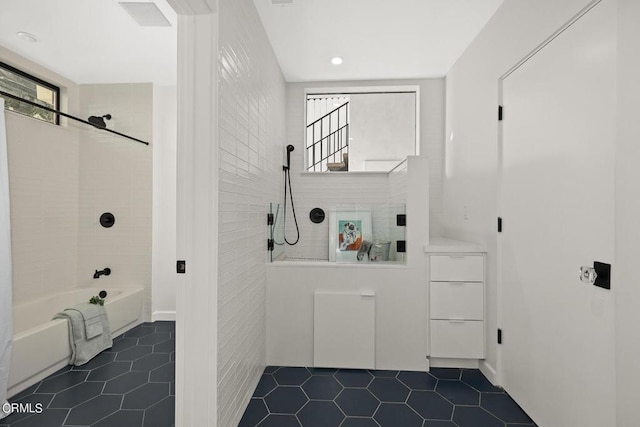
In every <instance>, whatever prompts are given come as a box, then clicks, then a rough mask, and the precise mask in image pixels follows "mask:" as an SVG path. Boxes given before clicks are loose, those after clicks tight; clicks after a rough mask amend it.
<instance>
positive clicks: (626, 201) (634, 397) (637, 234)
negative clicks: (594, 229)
mask: <svg viewBox="0 0 640 427" xmlns="http://www.w3.org/2000/svg"><path fill="white" fill-rule="evenodd" d="M639 51H640V2H638V1H637V0H618V64H617V66H618V137H617V145H616V207H615V209H616V219H615V220H616V236H615V239H616V248H615V252H616V259H615V263H614V264H613V266H612V269H613V282H612V288H613V290H614V292H615V297H616V370H617V378H616V380H617V393H616V401H617V416H618V419H617V425H618V426H620V427H624V426H637V425H640V413H638V409H637V406H638V401H640V390H639V389H638V383H639V382H640V369H638V360H640V340H638V339H637V337H638V328H637V317H638V307H640V287H639V286H638V283H640V274H639V273H638V268H637V265H638V242H639V241H640V221H638V218H640V202H639V199H638V194H640V173H639V172H638V164H640V145H638V135H640V122H639V121H638V99H640V81H639V80H638V75H640V57H639V56H638V52H639Z"/></svg>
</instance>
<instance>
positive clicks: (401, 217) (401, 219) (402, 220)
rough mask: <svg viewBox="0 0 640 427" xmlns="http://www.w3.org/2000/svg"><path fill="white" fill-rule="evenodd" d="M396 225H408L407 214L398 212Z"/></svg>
mask: <svg viewBox="0 0 640 427" xmlns="http://www.w3.org/2000/svg"><path fill="white" fill-rule="evenodd" d="M396 225H397V226H398V227H406V226H407V214H398V215H396Z"/></svg>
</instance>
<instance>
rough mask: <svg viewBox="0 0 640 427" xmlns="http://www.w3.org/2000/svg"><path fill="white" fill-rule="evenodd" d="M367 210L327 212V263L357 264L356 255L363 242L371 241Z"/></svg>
mask: <svg viewBox="0 0 640 427" xmlns="http://www.w3.org/2000/svg"><path fill="white" fill-rule="evenodd" d="M371 225H372V222H371V211H370V210H368V209H363V210H360V209H333V210H331V211H329V261H331V262H354V263H355V262H358V261H357V258H356V256H357V254H358V249H360V245H361V244H362V242H363V241H364V240H371V237H372V234H373V230H372V226H371Z"/></svg>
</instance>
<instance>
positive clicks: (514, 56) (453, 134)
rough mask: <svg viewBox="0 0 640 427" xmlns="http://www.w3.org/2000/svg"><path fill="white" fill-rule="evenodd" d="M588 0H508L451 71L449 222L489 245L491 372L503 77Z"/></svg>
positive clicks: (449, 230) (452, 231)
mask: <svg viewBox="0 0 640 427" xmlns="http://www.w3.org/2000/svg"><path fill="white" fill-rule="evenodd" d="M587 3H588V1H587V0H567V1H563V2H557V1H553V0H542V1H538V2H527V1H521V0H506V1H505V2H504V3H503V5H502V6H501V7H500V8H499V9H498V11H497V12H496V14H495V15H494V16H493V17H492V18H491V20H490V21H489V22H488V23H487V25H486V27H485V28H484V29H483V30H482V31H481V33H480V34H479V35H478V37H477V38H476V39H475V40H474V41H473V42H472V44H471V45H470V46H469V47H468V48H467V50H466V51H465V53H464V54H463V55H462V57H461V58H460V59H459V60H458V62H457V63H456V65H455V66H454V67H453V69H452V70H451V71H450V73H449V74H448V75H447V77H446V81H447V89H446V93H447V102H446V105H447V124H446V142H445V178H444V212H445V216H444V218H445V220H444V229H445V234H446V235H447V236H449V237H453V238H458V239H461V240H467V241H471V242H477V243H482V244H484V245H486V247H487V248H488V255H487V287H486V289H487V319H486V320H487V331H488V333H487V358H486V364H487V365H488V367H489V371H491V370H492V369H495V368H496V362H497V344H496V340H495V337H496V333H495V331H496V329H497V327H498V323H497V311H498V307H497V289H496V275H497V268H496V251H497V241H496V234H497V233H496V231H497V230H496V219H497V217H498V210H497V203H498V198H497V190H498V165H497V141H498V121H497V106H498V78H499V77H500V76H501V75H502V74H504V73H505V72H506V71H507V70H509V69H510V68H511V67H512V66H513V65H515V64H516V63H517V62H518V61H519V60H521V59H522V58H524V57H525V56H526V55H527V54H528V53H529V52H531V51H532V50H533V49H534V48H535V47H536V46H538V45H539V44H540V43H542V42H543V41H544V40H545V39H546V38H547V37H548V36H549V35H551V34H552V33H553V32H554V31H555V30H557V29H558V28H559V27H560V26H561V25H562V24H564V23H565V22H566V21H568V20H569V19H570V18H571V17H572V16H574V15H576V14H577V13H578V12H579V11H580V10H581V9H582V8H583V7H584V6H585V5H586V4H587ZM508 221H509V219H508V218H506V219H505V226H508Z"/></svg>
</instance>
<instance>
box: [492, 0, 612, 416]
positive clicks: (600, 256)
mask: <svg viewBox="0 0 640 427" xmlns="http://www.w3.org/2000/svg"><path fill="white" fill-rule="evenodd" d="M615 38H616V27H615V3H614V2H612V1H608V0H604V1H602V2H601V3H600V4H598V5H596V6H595V7H594V8H593V9H591V10H590V11H589V12H587V13H586V14H585V15H584V16H582V17H581V18H579V19H578V20H577V21H576V22H575V23H574V24H573V25H571V26H569V27H568V28H567V29H566V30H564V31H563V32H562V33H560V34H559V35H558V36H557V37H556V38H555V39H553V40H552V41H551V42H550V43H549V44H547V45H546V46H545V47H544V48H542V49H541V50H540V51H539V52H538V53H536V54H535V55H533V56H532V57H531V58H530V59H529V60H528V61H526V62H525V63H524V64H523V65H522V66H520V67H519V68H518V69H516V70H515V71H514V72H513V73H512V74H510V75H509V76H508V77H506V78H505V79H504V81H503V105H504V120H503V124H502V126H503V146H502V148H503V152H502V171H501V172H502V178H501V206H500V212H501V216H502V217H503V219H504V222H503V232H502V234H501V235H500V236H501V237H500V243H499V245H500V254H501V255H500V264H501V265H500V267H499V268H500V271H501V276H502V281H501V285H500V292H501V294H500V300H501V303H500V309H501V313H500V325H499V326H500V327H501V328H502V330H503V343H502V345H501V346H500V360H501V363H500V368H499V369H500V374H501V383H502V385H503V386H504V387H505V389H506V390H507V391H508V392H509V394H511V396H512V397H513V398H514V399H515V400H516V401H517V402H518V403H519V404H520V405H521V406H522V407H523V409H524V410H525V411H526V412H527V413H529V415H530V416H531V417H532V418H533V419H534V421H536V422H537V423H538V425H540V426H541V427H560V426H561V427H572V426H576V427H577V426H580V427H585V426H594V427H595V426H597V427H603V426H615V369H614V364H615V358H614V313H613V308H614V306H613V292H615V289H616V284H615V281H614V282H613V283H612V290H610V291H607V290H604V289H601V288H598V287H595V286H593V285H589V284H585V283H582V282H580V281H579V280H578V270H579V268H580V266H583V265H584V266H591V265H593V262H594V261H602V262H606V263H612V261H613V248H614V223H613V221H614V148H615V147H614V142H615V138H616V132H615V107H616V98H615V78H616V75H615V71H616V70H615V60H616V56H615V42H616V39H615ZM612 268H613V269H615V265H614V266H613V267H612Z"/></svg>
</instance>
